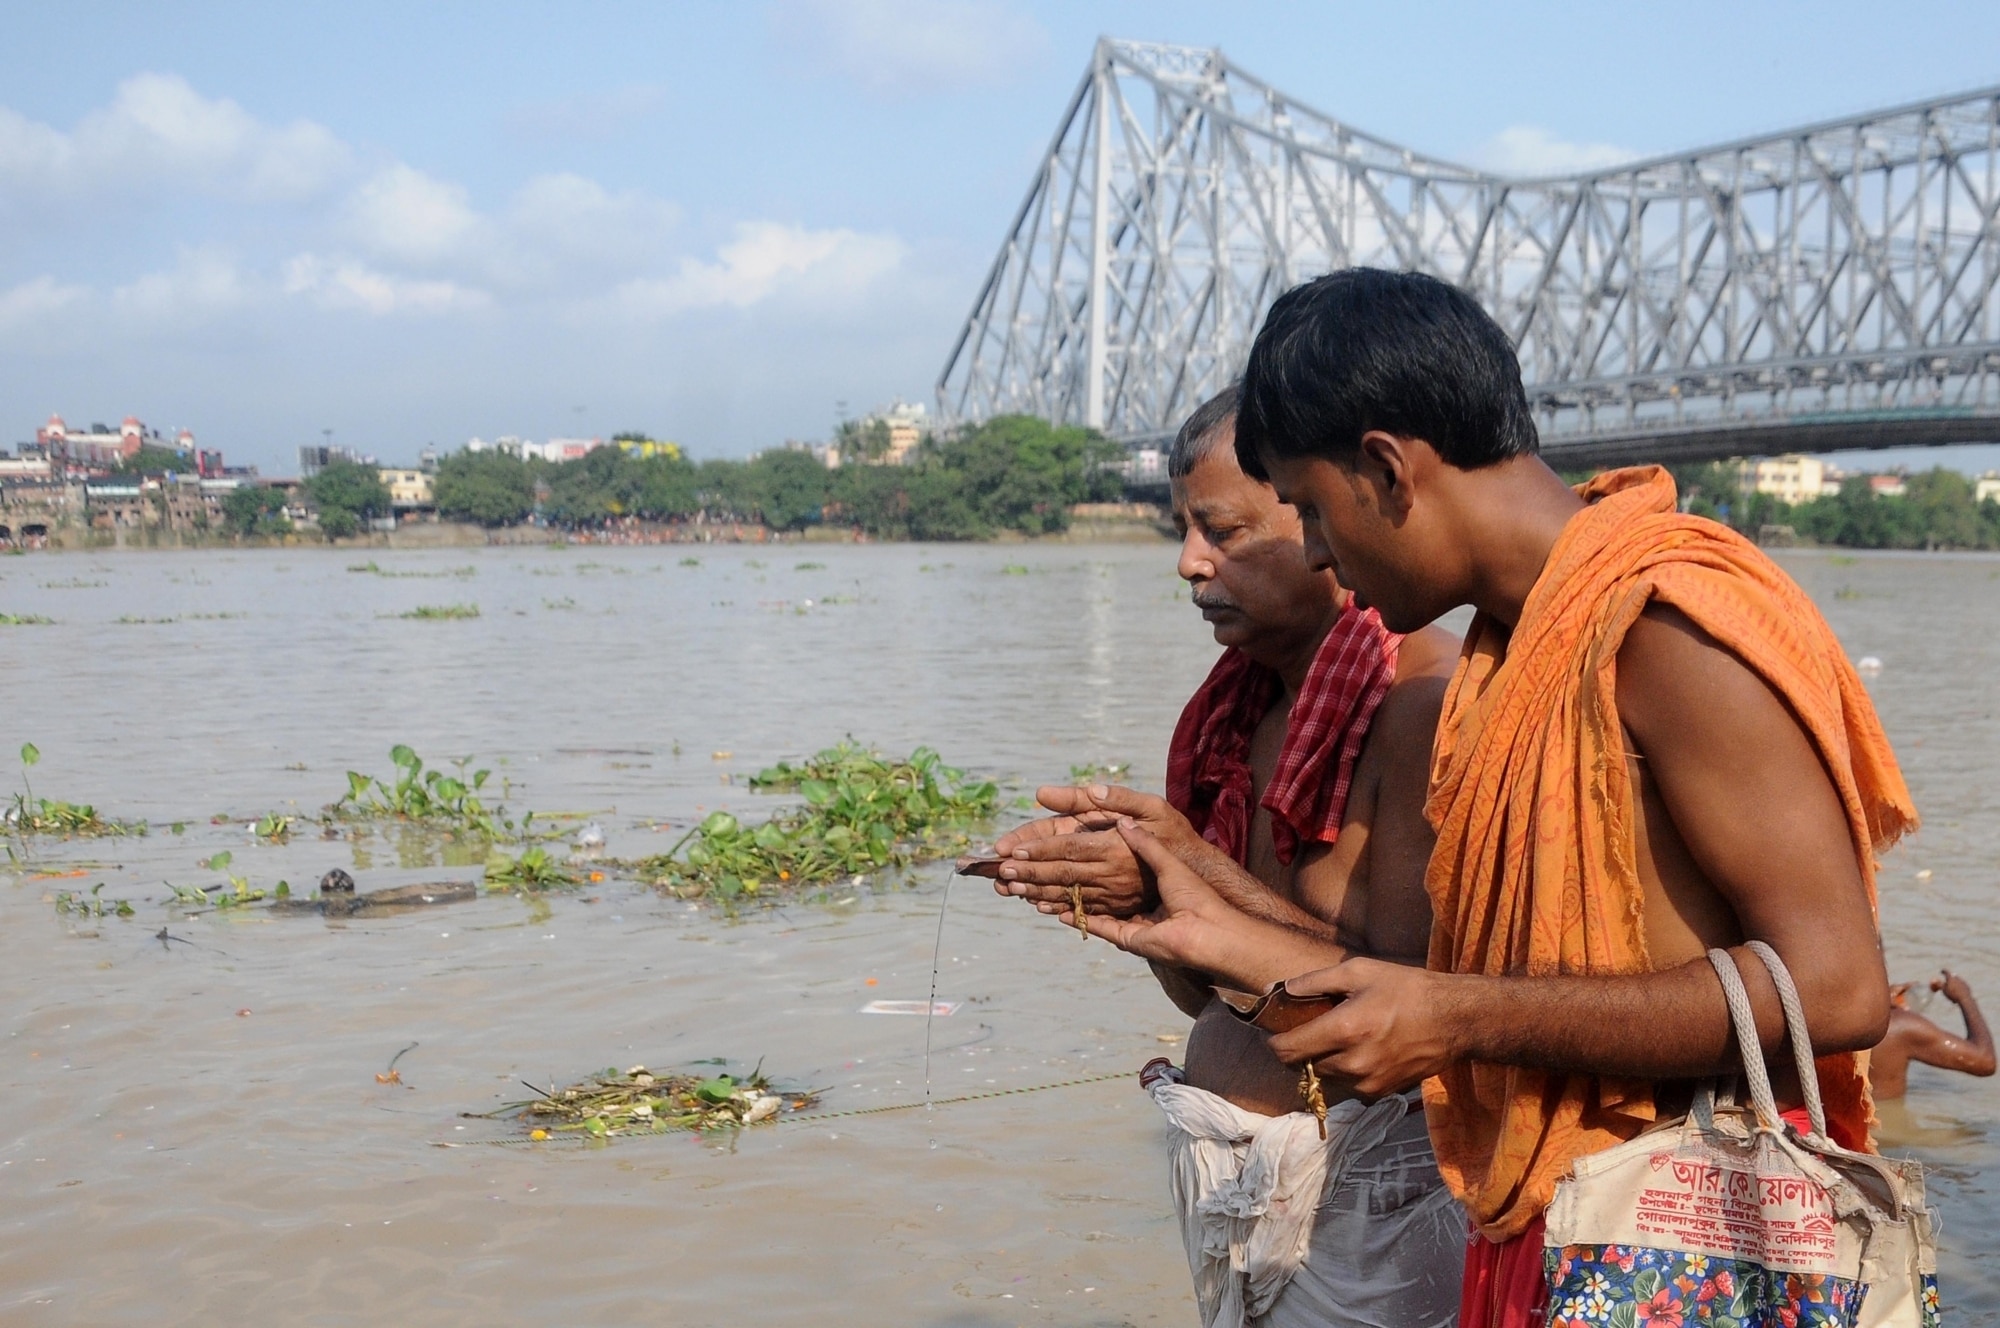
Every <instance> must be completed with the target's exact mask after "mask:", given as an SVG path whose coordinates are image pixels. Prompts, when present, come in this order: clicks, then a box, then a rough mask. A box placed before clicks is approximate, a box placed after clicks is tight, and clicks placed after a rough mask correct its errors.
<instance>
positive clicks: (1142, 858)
mask: <svg viewBox="0 0 2000 1328" xmlns="http://www.w3.org/2000/svg"><path fill="white" fill-rule="evenodd" d="M1113 833H1115V834H1116V835H1117V836H1118V838H1119V839H1120V841H1121V842H1122V843H1123V844H1124V845H1125V847H1126V849H1127V850H1128V851H1129V852H1130V853H1131V855H1132V856H1133V858H1135V859H1136V860H1137V861H1138V862H1139V864H1140V865H1141V866H1142V867H1143V868H1144V869H1145V870H1146V871H1147V872H1148V873H1149V874H1150V875H1151V876H1152V878H1153V880H1154V882H1155V884H1156V886H1157V890H1158V896H1159V903H1158V907H1156V908H1155V909H1153V910H1152V911H1151V912H1150V913H1147V914H1142V915H1138V916H1132V917H1118V916H1115V915H1113V914H1110V913H1092V912H1090V910H1089V909H1088V908H1086V909H1085V910H1084V919H1083V921H1084V926H1085V927H1087V928H1088V929H1089V930H1090V934H1091V935H1093V936H1096V937H1099V938H1101V939H1103V940H1107V941H1109V942H1111V943H1112V944H1113V945H1115V946H1117V947H1118V948H1119V949H1121V950H1125V951H1128V952H1129V953H1131V954H1135V955H1138V956H1139V957H1140V958H1142V959H1152V960H1156V961H1158V962H1160V963H1163V964H1173V965H1176V966H1178V967H1181V968H1190V969H1194V970H1195V971H1197V972H1208V971H1211V969H1212V966H1213V965H1212V955H1213V953H1214V951H1215V948H1216V943H1217V941H1218V940H1219V939H1221V936H1220V933H1221V930H1222V929H1224V928H1227V927H1228V926H1230V924H1231V923H1233V922H1241V921H1247V919H1245V918H1244V916H1243V915H1242V914H1241V913H1239V912H1237V911H1236V910H1235V909H1234V908H1231V907H1230V906H1229V904H1228V903H1226V902H1225V901H1224V900H1223V899H1222V897H1221V896H1220V895H1218V894H1216V893H1215V891H1214V890H1213V889H1211V888H1210V887H1209V885H1208V883H1207V882H1206V881H1204V880H1202V879H1201V877H1200V876H1198V875H1196V874H1195V872H1194V870H1193V869H1192V868H1191V867H1189V866H1188V865H1187V864H1186V863H1184V862H1182V861H1181V860H1180V859H1179V858H1177V857H1175V856H1174V855H1173V854H1172V853H1171V852H1169V851H1168V849H1167V847H1166V846H1165V845H1164V844H1162V843H1161V842H1160V841H1159V840H1158V839H1156V838H1154V837H1153V835H1152V833H1151V832H1150V831H1148V830H1147V829H1146V828H1145V827H1144V826H1141V825H1139V824H1137V823H1136V822H1134V821H1131V820H1129V819H1126V820H1122V821H1120V823H1119V825H1118V828H1117V829H1116V831H1114V832H1113ZM1060 913H1061V916H1062V919H1063V921H1064V922H1067V923H1069V924H1071V925H1072V926H1073V925H1075V921H1076V919H1075V917H1074V916H1073V915H1072V914H1071V913H1070V911H1069V910H1068V908H1067V907H1063V908H1062V909H1061V910H1060Z"/></svg>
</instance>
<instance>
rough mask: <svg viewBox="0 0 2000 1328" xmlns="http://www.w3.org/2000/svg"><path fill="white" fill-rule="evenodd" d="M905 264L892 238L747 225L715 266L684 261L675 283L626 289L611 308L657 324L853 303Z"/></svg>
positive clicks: (638, 283) (645, 282) (632, 284)
mask: <svg viewBox="0 0 2000 1328" xmlns="http://www.w3.org/2000/svg"><path fill="white" fill-rule="evenodd" d="M902 260H903V242H902V241H901V240H899V239H897V238H896V237H895V236H893V235H863V234H859V233H857V232H855V231H850V230H820V231H815V230H807V229H805V228H804V227H801V226H787V225H783V224H780V223H778V222H770V221H754V222H745V223H744V224H742V225H740V226H738V227H737V228H736V238H735V239H733V240H731V241H730V242H729V243H728V244H725V245H723V246H722V247H721V249H719V250H717V251H716V261H715V262H712V263H707V262H702V261H700V260H697V259H693V258H687V259H683V260H682V261H681V267H680V271H679V272H678V273H676V274H675V275H674V276H671V277H667V278H664V279H641V280H635V281H628V282H625V283H624V284H622V285H620V286H619V287H618V289H617V290H616V292H615V293H614V297H613V301H614V304H615V305H616V306H617V307H618V308H620V309H622V310H623V311H625V312H627V313H630V314H635V315H639V316H642V317H644V316H654V317H657V316H662V315H669V314H677V313H682V312H685V311H687V310H690V309H714V308H723V307H731V308H738V309H741V308H745V307H747V306H749V305H752V304H757V303H759V302H761V301H763V300H766V299H769V298H771V297H773V296H775V295H778V294H780V293H783V294H788V295H795V296H799V297H803V298H806V299H820V300H826V299H840V298H848V297H852V296H854V295H857V294H859V293H860V292H861V291H862V290H864V289H865V288H866V287H867V286H868V285H869V284H870V283H871V282H873V281H874V280H875V279H876V278H878V277H880V276H882V275H884V274H885V273H887V272H889V271H891V270H893V269H894V268H895V267H897V265H899V264H900V263H901V262H902Z"/></svg>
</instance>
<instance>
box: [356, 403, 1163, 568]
mask: <svg viewBox="0 0 2000 1328" xmlns="http://www.w3.org/2000/svg"><path fill="white" fill-rule="evenodd" d="M867 441H875V440H867ZM883 441H884V442H885V443H886V439H885V440H883ZM862 450H863V451H864V453H865V451H866V450H867V449H862ZM1122 456H1123V450H1122V449H1120V448H1119V447H1118V446H1117V445H1116V444H1114V443H1110V442H1108V441H1106V440H1105V439H1104V438H1103V437H1102V436H1100V435H1099V434H1097V433H1095V432H1094V431H1091V430H1087V429H1081V428H1075V427H1056V426H1053V425H1051V424H1049V423H1048V422H1047V421H1046V420H1040V419H1036V418H1033V417H1032V416H1026V415H1004V416H1000V417H997V418H995V419H992V420H989V421H987V422H986V423H984V424H982V425H980V426H978V427H977V428H974V429H969V430H967V431H965V432H964V433H962V434H960V435H959V436H958V437H956V438H952V439H949V440H944V441H939V440H934V439H929V440H926V441H924V442H923V443H921V444H919V445H918V447H917V448H916V450H915V451H914V452H913V453H912V454H911V456H910V457H909V458H908V460H907V461H906V463H905V464H903V465H900V466H879V465H865V464H852V463H850V464H845V465H841V466H839V467H836V468H833V469H829V468H828V467H827V466H825V465H824V464H823V463H822V462H821V461H820V460H819V459H818V458H816V457H815V456H813V454H812V453H810V452H805V451H796V450H781V451H770V452H764V453H762V454H760V455H758V456H755V457H751V458H749V459H748V460H745V461H730V460H708V461H701V462H695V461H691V460H689V459H687V458H685V457H679V456H663V455H656V456H651V457H639V456H635V455H632V454H631V453H628V452H625V451H623V450H622V449H620V448H617V447H600V448H597V449H595V450H593V451H591V452H588V453H586V454H585V455H584V456H582V457H580V458H578V459H577V460H574V461H565V462H560V463H550V462H546V461H543V460H540V459H538V458H530V459H527V460H523V459H522V458H520V457H515V456H509V455H507V454H505V453H500V452H459V453H456V454H454V455H452V456H449V457H446V458H445V459H444V460H443V461H442V462H440V463H439V464H438V470H437V476H436V479H435V481H434V483H433V493H434V496H435V499H436V502H437V507H438V514H439V515H440V516H442V517H445V518H446V519H448V520H455V521H470V522H474V523H476V524H479V525H482V526H508V525H516V524H519V523H520V522H523V521H526V520H527V519H528V518H529V516H530V515H532V514H536V513H539V514H540V516H541V519H542V520H544V521H546V522H548V523H549V524H551V525H554V526H560V527H566V528H570V529H592V528H598V527H603V526H606V525H609V524H612V523H614V522H618V521H622V520H624V519H626V518H637V519H640V520H646V521H688V520H692V519H694V518H696V517H698V516H699V517H704V518H705V519H707V520H711V521H743V522H751V523H759V524H762V525H765V526H768V527H769V528H771V529H773V530H786V531H796V530H803V529H805V528H806V527H807V526H812V525H819V524H828V525H840V526H849V527H857V528H859V529H861V530H864V531H866V532H867V533H868V534H869V535H871V536H874V537H876V538H879V539H918V540H973V539H986V538H990V537H991V536H993V535H996V534H999V533H1001V532H1016V533H1019V534H1024V535H1047V534H1055V533H1057V532H1060V531H1062V530H1065V529H1067V528H1068V526H1069V509H1070V506H1071V505H1072V504H1074V503H1079V502H1091V501H1105V500H1111V499H1116V498H1117V497H1119V496H1120V495H1121V494H1122V493H1123V481H1122V480H1121V479H1120V478H1119V476H1118V474H1117V473H1116V472H1115V471H1113V470H1111V469H1110V468H1109V466H1110V463H1111V462H1113V461H1115V460H1117V459H1119V458H1120V457H1122ZM323 511H324V508H322V512H323ZM323 522H324V517H323V516H322V523H323Z"/></svg>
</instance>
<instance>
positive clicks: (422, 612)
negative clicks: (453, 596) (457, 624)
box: [396, 604, 479, 622]
mask: <svg viewBox="0 0 2000 1328" xmlns="http://www.w3.org/2000/svg"><path fill="white" fill-rule="evenodd" d="M396 616H397V617H398V618H409V619H413V620H415V621H418V622H440V621H445V620H449V619H457V618H477V617H478V616H479V606H478V605H477V604H419V605H418V606H417V607H416V608H414V609H411V610H409V611H408V612H407V613H399V614H397V615H396Z"/></svg>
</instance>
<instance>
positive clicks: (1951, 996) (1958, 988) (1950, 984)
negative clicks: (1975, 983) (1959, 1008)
mask: <svg viewBox="0 0 2000 1328" xmlns="http://www.w3.org/2000/svg"><path fill="white" fill-rule="evenodd" d="M1931 990H1932V991H1941V992H1943V993H1944V998H1945V999H1946V1000H1948V1001H1950V1002H1951V1003H1952V1004H1953V1005H1963V1004H1964V1003H1965V998H1966V997H1968V996H1970V995H1972V984H1971V983H1970V982H1967V981H1966V980H1965V979H1964V978H1963V977H1961V976H1960V975H1959V974H1957V973H1954V972H1952V971H1951V970H1950V969H1948V968H1947V969H1946V970H1944V972H1943V973H1941V974H1939V975H1938V976H1937V977H1934V978H1932V979H1931Z"/></svg>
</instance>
